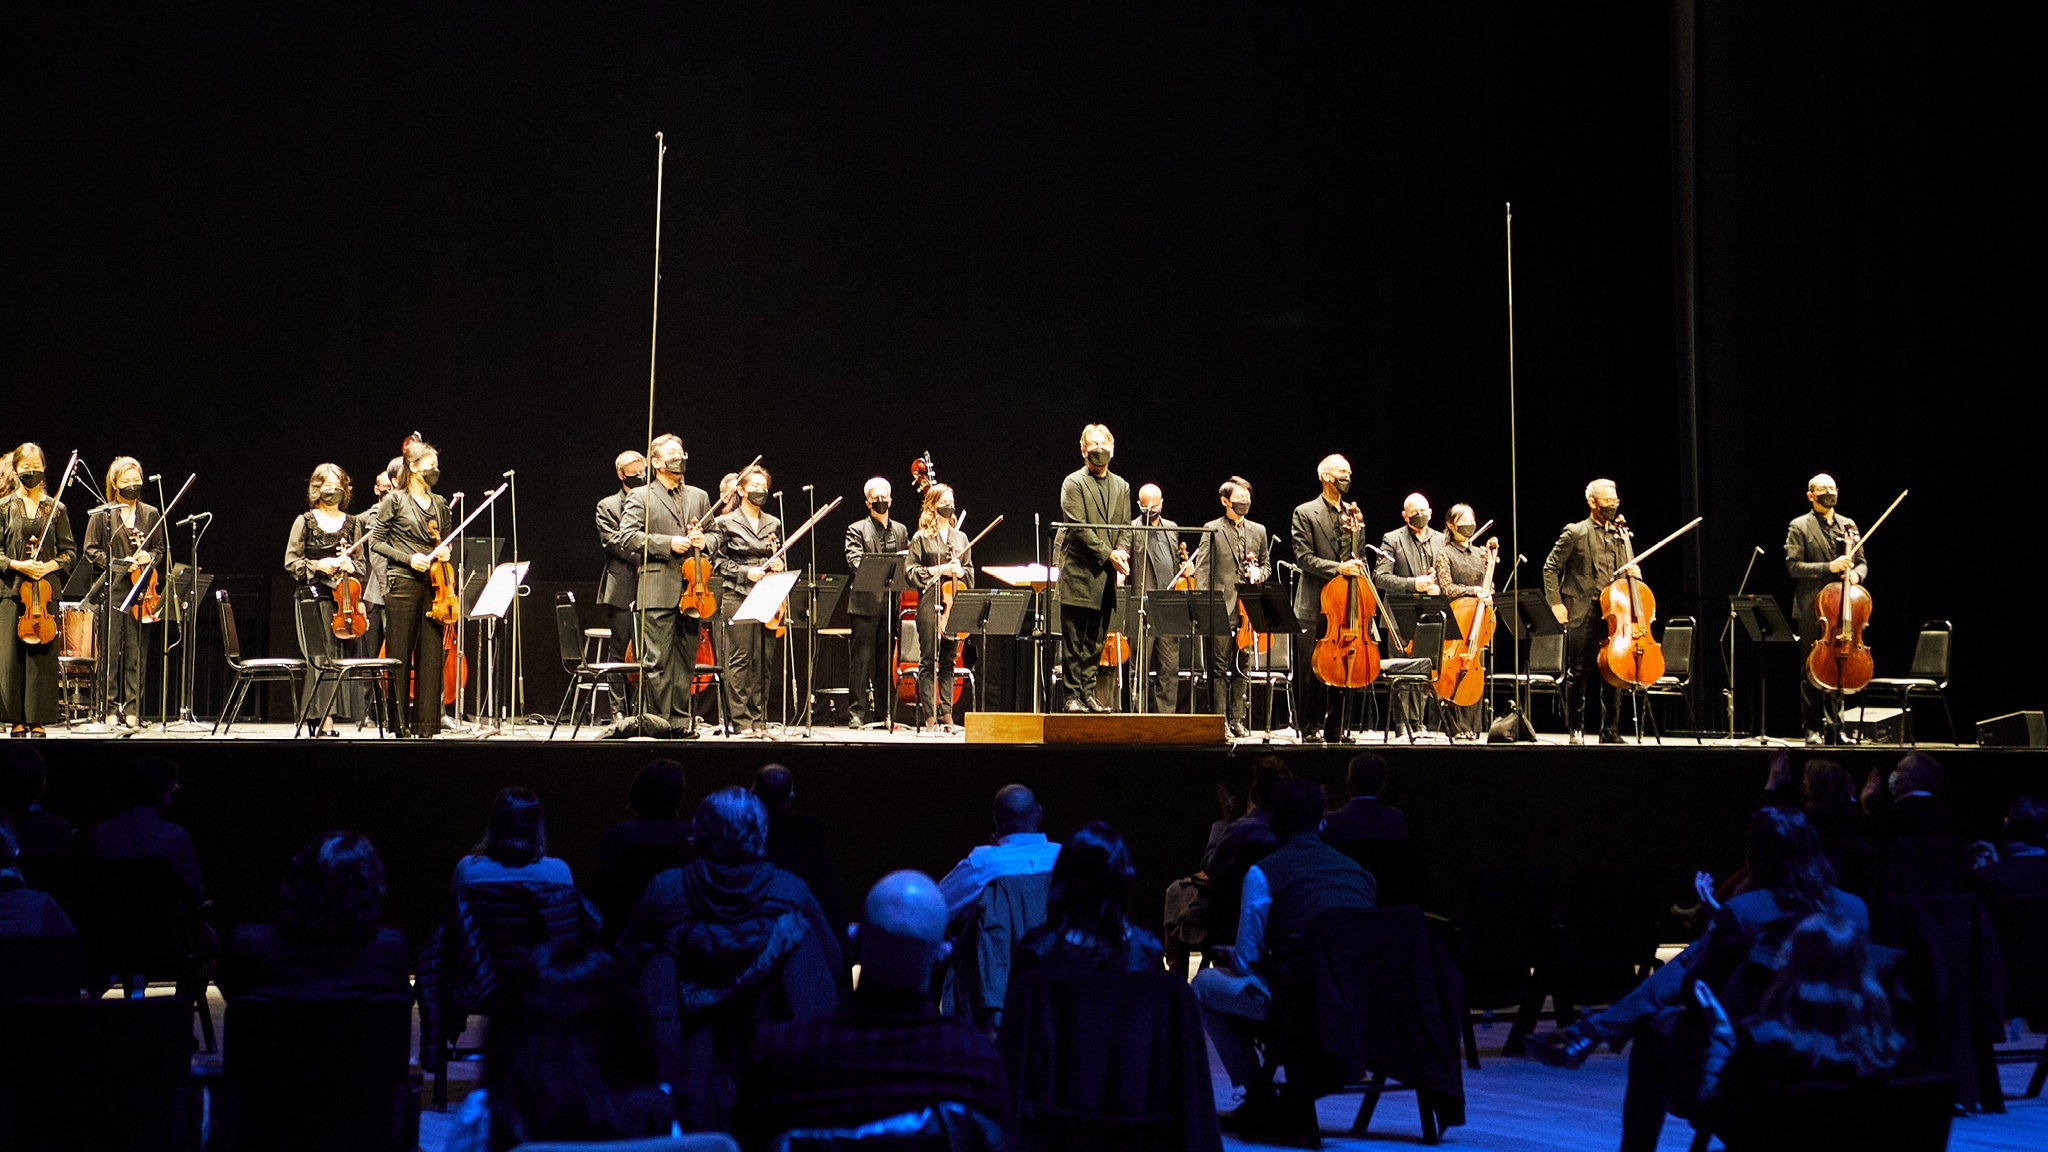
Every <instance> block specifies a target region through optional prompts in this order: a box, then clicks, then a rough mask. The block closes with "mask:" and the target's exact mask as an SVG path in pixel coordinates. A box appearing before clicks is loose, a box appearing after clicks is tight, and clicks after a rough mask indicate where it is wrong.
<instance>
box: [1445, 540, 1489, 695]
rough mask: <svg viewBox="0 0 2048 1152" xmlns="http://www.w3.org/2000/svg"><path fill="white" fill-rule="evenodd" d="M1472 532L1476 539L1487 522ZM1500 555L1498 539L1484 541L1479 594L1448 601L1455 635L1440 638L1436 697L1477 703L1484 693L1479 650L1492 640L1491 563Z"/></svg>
mask: <svg viewBox="0 0 2048 1152" xmlns="http://www.w3.org/2000/svg"><path fill="white" fill-rule="evenodd" d="M1491 524H1492V521H1488V522H1487V525H1486V526H1482V527H1481V528H1480V529H1479V531H1478V532H1475V533H1473V534H1472V535H1473V539H1475V540H1476V539H1478V538H1479V536H1480V535H1481V534H1483V533H1484V532H1485V531H1486V527H1487V526H1490V525H1491ZM1499 559H1500V541H1498V540H1489V541H1487V542H1486V575H1485V576H1483V577H1481V578H1480V580H1479V587H1480V588H1481V589H1483V590H1484V592H1483V594H1482V595H1479V596H1467V597H1461V598H1459V599H1457V600H1453V601H1452V602H1451V617H1452V618H1453V619H1455V620H1456V621H1457V622H1458V633H1459V635H1458V638H1457V639H1455V640H1446V641H1444V653H1443V659H1442V660H1441V661H1440V662H1439V664H1438V666H1437V673H1436V695H1437V699H1439V700H1442V701H1444V702H1446V703H1449V704H1456V705H1458V706H1459V707H1461V708H1469V707H1471V706H1472V705H1474V704H1477V703H1479V699H1480V697H1482V696H1484V695H1486V675H1485V673H1484V672H1482V671H1481V669H1480V665H1479V661H1480V654H1481V653H1483V652H1485V651H1486V649H1487V647H1488V646H1489V645H1491V644H1492V643H1493V626H1494V622H1495V621H1494V612H1493V566H1494V564H1495V563H1496V562H1497V561H1499Z"/></svg>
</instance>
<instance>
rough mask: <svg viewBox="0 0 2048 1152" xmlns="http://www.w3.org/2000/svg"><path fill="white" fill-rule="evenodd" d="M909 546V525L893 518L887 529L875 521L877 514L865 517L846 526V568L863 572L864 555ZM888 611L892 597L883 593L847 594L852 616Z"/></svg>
mask: <svg viewBox="0 0 2048 1152" xmlns="http://www.w3.org/2000/svg"><path fill="white" fill-rule="evenodd" d="M909 547H910V527H909V525H907V524H904V523H903V522H902V521H900V520H891V521H889V528H888V530H887V531H886V532H885V531H883V529H882V526H881V525H880V524H877V523H875V518H874V516H872V515H867V516H862V517H861V518H860V519H858V520H855V521H854V522H853V523H851V524H848V525H847V526H846V570H847V571H848V572H859V571H860V561H861V557H862V556H865V555H866V554H868V553H869V552H902V551H905V550H907V549H908V548H909ZM898 591H901V589H898ZM888 610H889V604H888V598H887V597H885V596H883V595H882V594H881V593H880V592H849V593H847V594H846V614H847V615H848V616H880V615H882V614H883V613H885V612H887V611H888Z"/></svg>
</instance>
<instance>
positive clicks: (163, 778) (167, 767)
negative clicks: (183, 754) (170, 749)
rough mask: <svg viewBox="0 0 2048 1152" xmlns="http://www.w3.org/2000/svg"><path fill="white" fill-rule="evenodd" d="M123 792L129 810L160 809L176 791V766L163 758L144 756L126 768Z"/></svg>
mask: <svg viewBox="0 0 2048 1152" xmlns="http://www.w3.org/2000/svg"><path fill="white" fill-rule="evenodd" d="M123 784H124V787H123V792H124V794H125V795H126V797H127V800H128V806H129V807H131V808H161V807H163V806H164V805H166V804H169V803H170V802H171V794H172V793H174V792H176V791H177V790H178V765H177V763H176V762H175V761H173V760H171V759H170V758H168V757H165V756H144V757H143V758H142V759H140V760H137V761H136V762H135V763H133V764H130V765H129V766H128V772H127V775H126V779H125V780H124V782H123Z"/></svg>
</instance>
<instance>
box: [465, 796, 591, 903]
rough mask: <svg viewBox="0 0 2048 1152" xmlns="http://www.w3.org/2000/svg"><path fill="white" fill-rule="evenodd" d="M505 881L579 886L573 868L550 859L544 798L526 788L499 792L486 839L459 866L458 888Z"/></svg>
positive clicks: (492, 804)
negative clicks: (571, 872)
mask: <svg viewBox="0 0 2048 1152" xmlns="http://www.w3.org/2000/svg"><path fill="white" fill-rule="evenodd" d="M504 880H533V881H541V882H544V883H550V884H573V883H575V880H574V879H573V878H572V877H571V876H570V875H569V865H568V864H566V863H564V862H563V861H562V859H561V858H560V857H558V856H550V855H548V821H547V813H546V812H545V811H544V810H543V809H542V808H541V804H540V797H538V796H535V795H534V794H533V793H531V792H529V791H527V790H526V789H524V788H500V789H498V794H497V795H496V796H495V797H492V799H491V816H490V820H489V821H488V822H487V823H486V824H485V825H484V838H483V839H482V840H479V841H477V844H476V847H474V848H472V849H470V850H469V855H467V856H464V857H463V858H462V860H461V862H460V863H458V864H456V865H455V884H456V886H457V887H460V886H462V885H464V884H489V883H494V882H497V881H504Z"/></svg>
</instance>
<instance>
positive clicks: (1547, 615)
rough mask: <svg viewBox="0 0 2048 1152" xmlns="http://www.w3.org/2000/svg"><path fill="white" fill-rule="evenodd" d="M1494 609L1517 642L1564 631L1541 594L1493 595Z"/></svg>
mask: <svg viewBox="0 0 2048 1152" xmlns="http://www.w3.org/2000/svg"><path fill="white" fill-rule="evenodd" d="M1493 607H1494V616H1495V618H1496V619H1497V620H1498V621H1499V622H1500V623H1501V624H1503V625H1505V626H1506V627H1507V630H1508V633H1509V634H1510V635H1512V636H1513V637H1514V638H1515V639H1517V640H1527V639H1528V638H1529V637H1531V636H1551V635H1555V634H1556V633H1559V632H1562V631H1564V625H1562V624H1559V623H1558V622H1557V617H1556V616H1554V615H1552V614H1551V611H1550V602H1549V601H1547V600H1545V599H1544V598H1543V593H1541V592H1496V593H1494V594H1493Z"/></svg>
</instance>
